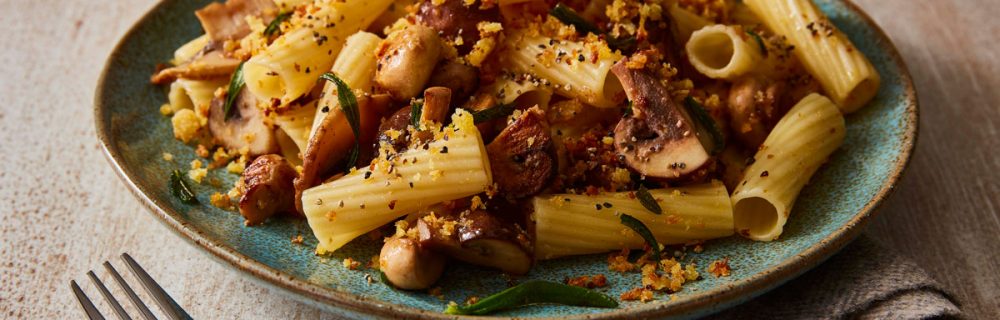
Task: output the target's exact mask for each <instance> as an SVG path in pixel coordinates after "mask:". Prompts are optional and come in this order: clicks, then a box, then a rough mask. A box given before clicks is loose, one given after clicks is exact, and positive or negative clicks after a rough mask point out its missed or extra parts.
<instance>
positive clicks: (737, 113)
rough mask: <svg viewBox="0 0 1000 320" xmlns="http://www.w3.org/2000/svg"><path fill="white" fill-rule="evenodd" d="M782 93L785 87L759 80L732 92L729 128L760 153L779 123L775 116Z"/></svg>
mask: <svg viewBox="0 0 1000 320" xmlns="http://www.w3.org/2000/svg"><path fill="white" fill-rule="evenodd" d="M782 91H784V85H782V83H780V82H770V81H767V80H764V79H758V78H744V79H742V80H739V81H737V82H736V83H734V84H733V86H732V87H731V88H730V89H729V99H728V103H727V106H728V108H729V115H730V118H729V126H730V128H732V129H733V133H734V134H735V135H736V138H737V139H739V140H740V142H743V145H745V146H746V147H748V148H750V149H756V148H757V147H759V146H760V145H761V144H762V143H764V139H766V138H767V134H768V132H770V131H771V127H772V126H773V125H774V124H775V123H777V119H773V116H774V115H776V114H777V113H779V112H778V110H777V109H778V108H779V106H778V102H779V101H778V100H779V99H780V96H781V93H782ZM781 113H782V114H783V113H784V112H781ZM780 117H781V116H780V115H778V118H779V119H780ZM772 120H773V121H772Z"/></svg>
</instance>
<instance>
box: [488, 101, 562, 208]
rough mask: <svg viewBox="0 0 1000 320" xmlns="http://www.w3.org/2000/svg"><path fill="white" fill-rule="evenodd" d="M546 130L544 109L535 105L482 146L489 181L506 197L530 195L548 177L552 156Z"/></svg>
mask: <svg viewBox="0 0 1000 320" xmlns="http://www.w3.org/2000/svg"><path fill="white" fill-rule="evenodd" d="M549 132H550V130H549V125H548V123H547V122H546V118H545V112H543V111H542V110H541V109H539V108H538V107H537V106H535V107H532V108H530V109H528V110H526V111H524V113H522V114H521V116H520V117H519V118H517V120H515V121H514V123H513V124H511V125H509V126H507V128H505V129H503V131H501V132H500V134H499V135H497V137H496V139H493V142H490V144H489V145H488V146H486V153H487V155H488V156H489V159H490V168H492V170H493V181H495V182H496V183H497V187H498V188H499V189H500V192H501V193H503V194H504V195H506V196H507V197H509V198H523V197H527V196H531V195H534V194H536V193H538V192H540V191H542V189H543V188H545V186H546V185H548V183H549V181H551V180H552V177H553V176H554V174H555V172H556V168H555V167H556V160H555V159H556V157H555V148H554V146H553V144H552V137H551V136H549Z"/></svg>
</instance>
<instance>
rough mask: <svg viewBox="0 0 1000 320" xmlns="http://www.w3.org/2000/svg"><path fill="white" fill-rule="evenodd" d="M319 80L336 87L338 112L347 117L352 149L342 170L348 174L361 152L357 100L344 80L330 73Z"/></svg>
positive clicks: (359, 114)
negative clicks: (352, 141)
mask: <svg viewBox="0 0 1000 320" xmlns="http://www.w3.org/2000/svg"><path fill="white" fill-rule="evenodd" d="M320 78H321V79H323V80H326V81H330V82H333V84H334V85H336V86H337V100H338V101H339V102H340V110H341V111H343V112H344V115H345V116H347V123H348V124H350V125H351V131H353V132H354V148H352V149H351V151H350V153H348V154H347V165H346V168H345V169H344V172H350V171H351V169H352V168H354V166H355V164H356V163H357V161H358V153H360V150H361V113H360V111H358V98H357V97H356V96H354V91H351V87H348V86H347V83H344V80H340V78H338V77H337V75H335V74H333V73H332V72H327V73H324V74H323V75H321V76H320Z"/></svg>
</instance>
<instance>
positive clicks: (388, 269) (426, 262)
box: [378, 237, 445, 290]
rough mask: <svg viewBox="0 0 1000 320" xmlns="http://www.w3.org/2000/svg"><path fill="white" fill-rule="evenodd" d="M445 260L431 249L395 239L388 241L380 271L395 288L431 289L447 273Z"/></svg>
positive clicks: (381, 256)
mask: <svg viewBox="0 0 1000 320" xmlns="http://www.w3.org/2000/svg"><path fill="white" fill-rule="evenodd" d="M444 263H445V257H444V256H442V255H441V254H440V253H437V252H435V251H432V250H428V249H427V248H424V247H423V246H421V245H420V243H419V242H417V241H415V240H413V239H409V238H400V237H392V238H389V239H386V241H385V244H384V245H383V246H382V252H381V253H380V254H379V259H378V264H379V270H381V271H382V273H383V274H385V277H386V278H388V279H389V282H392V284H393V285H394V286H396V287H397V288H400V289H406V290H419V289H427V288H430V287H431V285H434V283H435V282H437V280H438V278H440V277H441V273H442V272H443V271H444Z"/></svg>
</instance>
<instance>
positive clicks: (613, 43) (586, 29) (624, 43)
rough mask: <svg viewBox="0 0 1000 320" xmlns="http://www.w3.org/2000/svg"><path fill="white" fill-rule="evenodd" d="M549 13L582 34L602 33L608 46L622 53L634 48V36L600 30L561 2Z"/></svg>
mask: <svg viewBox="0 0 1000 320" xmlns="http://www.w3.org/2000/svg"><path fill="white" fill-rule="evenodd" d="M549 15H551V16H553V17H555V18H556V19H558V20H559V21H560V22H562V23H565V24H567V25H571V26H573V27H574V28H576V31H577V32H581V33H583V34H584V35H586V34H588V33H593V34H595V35H602V34H603V35H604V37H605V40H606V41H607V42H608V47H609V48H611V49H612V50H621V51H622V52H623V53H628V52H631V51H633V50H635V42H636V39H635V37H633V36H626V37H614V36H611V34H609V33H604V32H601V29H598V28H597V26H595V25H594V24H592V23H590V21H587V19H584V18H583V17H581V16H580V14H578V13H576V11H574V10H573V8H570V7H567V6H566V5H564V4H562V3H558V4H556V6H555V7H552V10H549Z"/></svg>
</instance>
